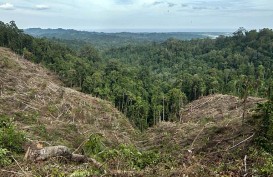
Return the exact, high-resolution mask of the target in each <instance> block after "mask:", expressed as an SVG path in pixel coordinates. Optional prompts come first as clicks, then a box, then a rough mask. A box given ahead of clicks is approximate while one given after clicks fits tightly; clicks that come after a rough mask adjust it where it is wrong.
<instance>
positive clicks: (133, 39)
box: [24, 28, 229, 48]
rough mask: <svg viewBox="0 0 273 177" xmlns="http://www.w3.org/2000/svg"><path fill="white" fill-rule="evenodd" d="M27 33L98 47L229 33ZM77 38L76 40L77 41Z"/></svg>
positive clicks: (69, 31)
mask: <svg viewBox="0 0 273 177" xmlns="http://www.w3.org/2000/svg"><path fill="white" fill-rule="evenodd" d="M24 32H25V33H27V34H29V35H32V36H35V37H46V38H57V39H62V40H73V41H71V42H72V43H75V42H76V41H81V42H86V43H91V44H93V45H94V46H96V47H98V48H105V47H106V48H107V47H108V48H110V47H119V46H124V45H128V44H143V43H151V42H164V41H165V40H167V39H169V38H175V39H179V40H191V39H202V38H216V37H218V36H219V35H228V34H229V33H225V32H170V33H143V32H141V33H130V32H121V33H103V32H88V31H77V30H73V29H62V28H58V29H41V28H29V29H25V30H24ZM75 40H76V41H75Z"/></svg>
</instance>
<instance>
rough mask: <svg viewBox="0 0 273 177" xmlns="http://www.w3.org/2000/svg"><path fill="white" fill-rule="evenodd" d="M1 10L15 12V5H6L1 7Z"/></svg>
mask: <svg viewBox="0 0 273 177" xmlns="http://www.w3.org/2000/svg"><path fill="white" fill-rule="evenodd" d="M0 9H5V10H13V9H14V5H13V4H10V3H4V4H1V5H0Z"/></svg>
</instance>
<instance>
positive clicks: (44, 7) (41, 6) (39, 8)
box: [35, 4, 49, 10]
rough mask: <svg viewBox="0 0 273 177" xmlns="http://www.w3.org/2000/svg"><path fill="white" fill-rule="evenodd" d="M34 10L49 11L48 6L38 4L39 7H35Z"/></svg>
mask: <svg viewBox="0 0 273 177" xmlns="http://www.w3.org/2000/svg"><path fill="white" fill-rule="evenodd" d="M35 9H37V10H46V9H49V6H47V5H44V4H39V5H36V6H35Z"/></svg>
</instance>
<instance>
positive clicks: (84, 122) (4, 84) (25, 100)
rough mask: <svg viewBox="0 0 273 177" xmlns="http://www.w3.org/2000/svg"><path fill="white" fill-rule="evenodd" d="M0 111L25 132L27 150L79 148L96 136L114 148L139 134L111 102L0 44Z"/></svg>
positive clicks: (0, 113) (129, 142)
mask: <svg viewBox="0 0 273 177" xmlns="http://www.w3.org/2000/svg"><path fill="white" fill-rule="evenodd" d="M0 115H8V116H9V117H11V118H12V119H13V120H14V122H15V124H16V127H17V129H18V130H22V131H24V133H25V134H26V138H27V142H26V144H25V146H26V148H27V146H28V145H32V146H33V145H35V144H37V143H41V144H42V145H43V146H53V145H65V146H67V147H69V148H71V149H72V150H75V149H77V148H81V147H80V145H81V144H82V143H83V142H84V141H86V140H87V139H88V138H89V137H90V136H91V135H94V134H98V135H101V136H102V137H103V139H104V140H105V141H104V143H105V145H106V146H109V147H115V146H117V145H118V144H120V143H125V144H131V143H132V141H131V140H132V139H133V136H135V135H136V134H137V131H135V130H134V128H133V127H132V126H131V124H130V123H129V122H128V120H127V119H126V118H125V116H123V115H122V114H121V113H120V112H119V111H118V110H117V109H115V108H114V107H113V106H112V105H111V104H110V103H109V102H107V101H103V100H101V99H99V98H95V97H91V96H90V95H86V94H83V93H80V92H78V91H75V90H73V89H69V88H66V87H63V86H62V83H61V82H60V81H59V79H58V78H57V77H56V76H55V75H54V74H52V73H51V72H49V71H48V70H46V69H44V68H43V67H42V66H40V65H36V64H33V63H31V62H29V61H27V60H25V59H23V58H21V57H19V56H17V55H16V54H14V53H12V52H11V51H10V50H9V49H7V48H0ZM78 150H79V149H78ZM19 158H20V157H19ZM12 168H14V167H12ZM15 168H18V166H17V167H15ZM26 168H28V167H26ZM18 170H20V169H18ZM1 175H5V176H9V175H11V174H10V173H4V174H2V173H1V172H0V176H1Z"/></svg>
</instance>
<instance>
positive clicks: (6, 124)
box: [0, 115, 25, 153]
mask: <svg viewBox="0 0 273 177" xmlns="http://www.w3.org/2000/svg"><path fill="white" fill-rule="evenodd" d="M24 142H25V136H24V134H23V133H22V132H20V131H17V130H16V129H15V127H14V125H13V123H12V121H11V119H10V118H9V117H7V116H4V115H0V148H3V149H7V150H8V151H10V152H15V153H20V152H23V148H22V145H23V143H24Z"/></svg>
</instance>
